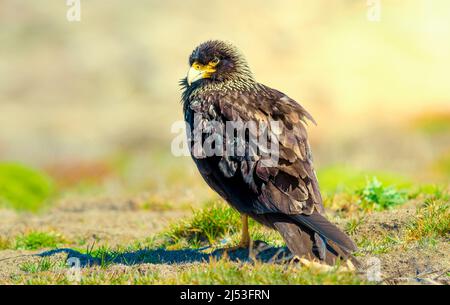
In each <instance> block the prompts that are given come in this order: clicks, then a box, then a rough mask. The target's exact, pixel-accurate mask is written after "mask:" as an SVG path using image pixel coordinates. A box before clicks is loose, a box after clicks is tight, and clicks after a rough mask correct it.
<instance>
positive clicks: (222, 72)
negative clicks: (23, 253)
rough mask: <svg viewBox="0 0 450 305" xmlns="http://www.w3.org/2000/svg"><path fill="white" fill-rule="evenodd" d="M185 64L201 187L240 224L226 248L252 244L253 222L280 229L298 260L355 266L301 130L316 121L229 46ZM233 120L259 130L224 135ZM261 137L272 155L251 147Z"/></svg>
mask: <svg viewBox="0 0 450 305" xmlns="http://www.w3.org/2000/svg"><path fill="white" fill-rule="evenodd" d="M188 64H189V70H188V73H187V75H186V77H184V78H182V79H181V80H180V86H181V90H182V94H181V103H182V106H183V114H184V120H185V123H186V127H187V129H186V134H187V139H188V144H189V150H190V154H191V156H192V159H193V161H194V162H195V164H196V166H197V169H198V171H199V172H200V174H201V176H202V177H203V179H204V180H205V182H206V183H207V184H208V185H209V187H210V188H212V189H213V190H214V191H215V192H216V193H218V194H219V195H220V196H221V197H222V198H223V199H224V200H225V201H226V202H227V203H228V204H229V205H230V206H231V207H232V208H234V209H235V210H237V211H238V212H239V213H240V215H241V219H242V235H241V240H240V242H239V243H238V244H237V245H236V246H234V247H231V248H230V249H233V250H236V249H240V248H249V247H251V243H252V241H251V239H250V234H249V231H248V218H249V217H250V218H253V219H254V220H255V221H257V222H259V223H261V224H262V225H265V226H267V227H269V228H272V229H275V230H276V231H278V232H279V233H280V235H281V237H282V238H283V239H284V241H285V243H286V246H287V248H288V249H289V251H290V252H291V254H292V255H293V256H295V257H298V258H306V259H309V260H316V261H319V262H322V263H325V264H328V265H334V264H336V263H337V261H341V260H350V261H352V262H353V263H357V260H356V259H355V257H354V255H353V254H354V252H356V251H357V246H356V245H355V243H354V242H353V241H352V240H351V239H350V237H349V236H347V235H346V234H345V233H344V232H343V231H341V230H340V229H339V228H338V227H337V226H336V225H334V224H333V223H331V222H330V221H329V220H328V219H327V218H326V216H325V210H324V206H323V200H322V196H321V193H320V189H319V184H318V180H317V176H316V173H315V170H314V166H313V159H312V152H311V146H310V144H309V142H308V135H307V131H306V127H307V125H308V123H309V122H312V123H314V124H316V122H315V121H314V119H313V117H312V116H311V115H310V114H309V113H308V112H307V111H306V109H305V108H304V107H303V106H302V105H300V104H299V103H297V102H296V101H295V100H293V99H291V98H290V97H288V96H287V95H286V94H284V93H282V92H280V91H278V90H276V89H272V88H270V87H268V86H265V85H263V84H261V83H259V82H257V81H256V80H255V77H254V76H253V73H252V72H251V69H250V67H249V65H248V63H247V60H246V58H245V57H244V55H243V54H242V53H241V51H240V50H239V49H238V48H237V47H235V46H234V45H233V44H232V43H230V42H226V41H222V40H208V41H206V42H203V43H201V44H199V45H198V46H197V47H196V48H195V49H194V50H193V51H192V53H191V54H190V56H189V62H188ZM230 122H231V125H232V123H236V124H237V123H247V122H254V124H255V125H256V124H258V125H257V126H258V128H257V129H256V132H255V129H254V128H253V129H251V128H248V130H249V131H248V130H247V131H245V132H228V129H227V127H228V126H229V125H230ZM269 122H277V126H275V124H274V125H273V126H272V124H269ZM259 126H262V127H259ZM196 130H197V131H198V132H197V135H195V134H196V133H195V131H196ZM263 133H264V134H266V135H267V138H269V139H270V143H271V144H270V145H271V147H270V148H272V146H273V148H276V151H275V149H274V153H273V155H270V154H268V152H267V150H268V149H267V147H266V150H265V149H264V147H263V145H262V144H260V143H259V142H257V143H256V144H255V142H256V141H255V140H254V139H255V138H258V137H259V136H261V135H262V134H263ZM198 134H200V135H198ZM257 136H258V137H257ZM211 139H213V140H211ZM258 139H259V138H258ZM268 141H269V140H268ZM208 143H209V144H210V145H209V146H208V145H207V144H208ZM212 143H214V144H212ZM263 144H264V143H263ZM266 146H268V145H266ZM205 147H209V148H210V149H209V151H205V150H207V149H205ZM255 147H256V148H255ZM226 148H229V149H228V150H226ZM270 148H269V150H270ZM224 151H225V153H224ZM238 152H240V153H238ZM272 159H273V160H272ZM271 161H275V162H271Z"/></svg>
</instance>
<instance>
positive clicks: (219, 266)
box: [167, 260, 363, 285]
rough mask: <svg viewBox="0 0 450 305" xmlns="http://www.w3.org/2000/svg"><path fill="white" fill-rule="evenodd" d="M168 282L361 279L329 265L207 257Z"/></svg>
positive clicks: (352, 281) (331, 281)
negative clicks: (327, 268)
mask: <svg viewBox="0 0 450 305" xmlns="http://www.w3.org/2000/svg"><path fill="white" fill-rule="evenodd" d="M167 282H168V283H170V284H188V283H189V284H201V285H212V284H223V285H236V284H242V283H246V284H270V285H286V284H303V285H308V284H361V283H363V280H362V279H361V278H359V277H357V276H356V275H355V274H354V273H353V272H349V271H342V270H340V269H339V268H337V267H336V268H333V269H332V270H330V271H327V272H324V271H322V270H318V269H315V268H313V267H311V268H309V267H305V266H300V265H295V264H288V265H277V264H263V263H256V264H248V263H246V264H238V263H233V262H230V261H226V260H219V261H211V262H209V263H207V264H206V265H202V266H195V267H194V268H192V269H191V270H189V271H185V272H182V273H181V274H179V276H178V277H174V278H171V279H170V278H169V279H167Z"/></svg>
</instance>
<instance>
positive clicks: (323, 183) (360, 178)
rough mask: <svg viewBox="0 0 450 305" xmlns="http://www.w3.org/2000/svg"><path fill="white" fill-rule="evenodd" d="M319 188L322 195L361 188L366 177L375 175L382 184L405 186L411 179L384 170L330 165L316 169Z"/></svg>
mask: <svg viewBox="0 0 450 305" xmlns="http://www.w3.org/2000/svg"><path fill="white" fill-rule="evenodd" d="M317 177H318V180H319V184H320V189H321V191H322V193H323V194H324V195H332V194H336V193H341V192H346V193H353V192H354V191H356V190H358V189H361V188H363V187H364V186H365V185H366V183H367V179H368V177H377V179H378V180H379V181H380V182H381V183H382V184H384V185H392V186H395V187H398V188H406V187H410V186H411V185H412V183H411V181H410V180H409V179H408V178H406V177H404V176H402V175H399V174H396V173H391V172H384V171H362V170H358V169H355V168H350V167H346V166H340V165H335V166H330V167H326V168H321V169H319V170H318V171H317Z"/></svg>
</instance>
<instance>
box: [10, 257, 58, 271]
mask: <svg viewBox="0 0 450 305" xmlns="http://www.w3.org/2000/svg"><path fill="white" fill-rule="evenodd" d="M54 266H56V262H53V261H51V260H50V259H49V258H42V259H40V260H39V261H38V262H25V263H23V264H20V265H19V269H20V270H22V271H24V272H27V273H38V272H45V271H49V270H51V269H52V268H53V267H54Z"/></svg>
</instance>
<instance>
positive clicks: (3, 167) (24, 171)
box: [0, 163, 54, 212]
mask: <svg viewBox="0 0 450 305" xmlns="http://www.w3.org/2000/svg"><path fill="white" fill-rule="evenodd" d="M53 192H54V184H53V181H52V180H51V179H50V178H49V177H48V176H47V175H45V174H44V173H41V172H40V171H38V170H36V169H33V168H30V167H27V166H24V165H21V164H17V163H0V206H5V207H9V208H13V209H16V210H20V211H33V212H34V211H37V210H39V209H41V208H42V207H43V206H44V205H45V202H46V200H48V199H49V197H50V196H51V195H52V193H53Z"/></svg>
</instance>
